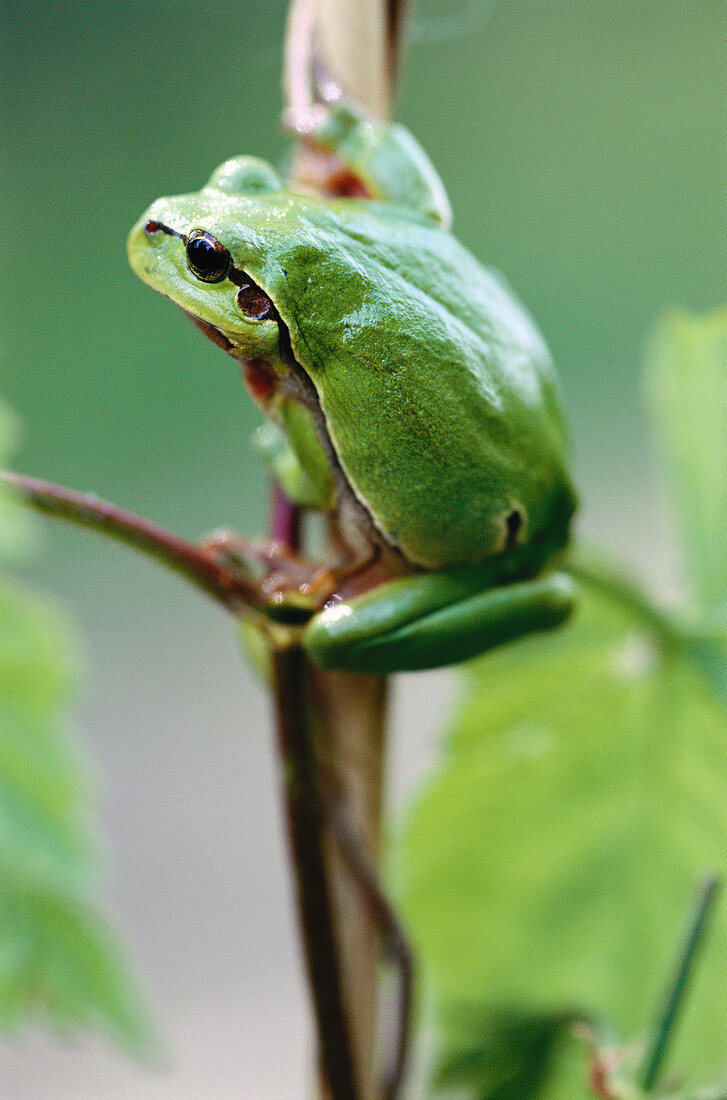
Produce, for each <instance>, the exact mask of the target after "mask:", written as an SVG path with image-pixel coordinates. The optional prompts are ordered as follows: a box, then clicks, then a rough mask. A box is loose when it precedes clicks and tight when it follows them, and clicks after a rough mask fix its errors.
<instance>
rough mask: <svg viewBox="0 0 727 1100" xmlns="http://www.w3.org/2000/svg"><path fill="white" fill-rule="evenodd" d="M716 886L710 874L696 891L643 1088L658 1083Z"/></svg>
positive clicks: (645, 1090)
mask: <svg viewBox="0 0 727 1100" xmlns="http://www.w3.org/2000/svg"><path fill="white" fill-rule="evenodd" d="M719 887H720V880H719V879H718V878H717V877H716V876H715V875H712V876H710V877H708V878H706V879H705V880H704V882H703V883H701V885H700V887H699V889H698V891H697V896H696V899H695V902H694V907H693V910H692V914H691V917H690V920H689V924H688V927H687V931H686V935H685V937H684V943H683V946H682V949H681V952H680V954H679V959H678V961H677V966H676V969H675V971H674V976H673V978H672V981H671V984H670V986H669V989H668V990H667V994H666V997H665V999H664V1005H663V1007H662V1010H661V1013H660V1014H659V1018H658V1021H657V1025H656V1027H655V1028H654V1038H653V1042H652V1044H651V1047H650V1049H649V1051H648V1053H647V1056H646V1059H645V1063H644V1064H645V1068H644V1074H643V1087H644V1092H651V1091H652V1090H653V1089H654V1088H655V1086H656V1084H657V1080H658V1077H659V1073H660V1072H661V1067H662V1065H663V1064H664V1058H665V1055H666V1051H667V1047H668V1045H669V1040H670V1039H671V1036H672V1034H673V1032H674V1027H675V1025H676V1022H677V1017H678V1015H679V1011H680V1009H681V1008H682V1005H683V1004H684V999H685V994H686V991H687V986H688V984H689V980H690V978H691V976H692V974H693V972H694V964H695V962H696V960H697V957H698V955H699V950H700V947H701V946H702V944H703V942H704V934H705V931H706V929H707V924H708V921H709V917H710V914H711V913H712V911H713V908H714V902H715V900H716V897H717V893H718V890H719Z"/></svg>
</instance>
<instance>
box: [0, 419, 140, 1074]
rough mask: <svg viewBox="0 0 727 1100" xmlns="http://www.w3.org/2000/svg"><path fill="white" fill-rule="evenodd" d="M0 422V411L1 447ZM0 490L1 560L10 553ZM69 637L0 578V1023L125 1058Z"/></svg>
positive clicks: (130, 1011)
mask: <svg viewBox="0 0 727 1100" xmlns="http://www.w3.org/2000/svg"><path fill="white" fill-rule="evenodd" d="M4 426H5V416H4V413H3V412H2V409H0V450H2V449H3V448H2V431H3V428H4ZM16 509H17V506H16V505H15V504H11V503H9V502H7V501H6V499H5V497H4V496H3V495H2V494H0V525H2V526H3V527H4V528H5V529H4V530H3V533H2V535H0V554H2V553H3V552H4V551H5V550H8V549H13V550H15V549H17V547H18V546H19V542H18V540H17V539H15V538H14V536H13V535H12V534H11V533H10V532H9V530H8V528H9V527H11V526H12V524H13V523H14V522H15V520H16V519H17V511H16ZM77 650H78V644H77V639H76V638H75V637H74V636H73V635H72V634H71V632H70V631H69V629H68V628H67V626H66V625H65V623H64V622H63V621H62V620H61V617H60V616H59V615H58V614H57V613H56V612H55V611H53V610H52V609H50V608H48V607H46V606H45V605H44V604H41V603H40V601H38V600H37V599H35V598H33V597H31V596H29V595H27V594H26V593H24V592H22V591H20V590H19V589H18V588H17V587H16V586H14V585H13V584H12V583H11V582H10V581H9V580H8V579H7V578H5V579H3V578H0V1027H2V1028H4V1029H6V1030H17V1029H18V1028H19V1027H20V1026H22V1025H23V1024H25V1023H28V1022H30V1021H36V1020H37V1019H39V1018H40V1019H44V1020H45V1021H46V1022H47V1023H50V1024H52V1025H53V1026H55V1027H58V1026H61V1027H63V1028H64V1029H66V1028H68V1027H69V1026H71V1025H83V1026H88V1025H93V1026H95V1027H99V1028H101V1029H103V1030H105V1031H106V1032H108V1033H109V1034H110V1035H112V1036H113V1037H114V1038H115V1039H117V1040H119V1041H121V1042H122V1043H124V1044H126V1045H127V1046H128V1047H130V1048H132V1049H134V1050H135V1051H138V1052H141V1051H142V1050H143V1049H144V1047H145V1046H146V1044H147V1041H148V1039H149V1035H150V1031H149V1028H148V1025H147V1023H146V1021H145V1016H144V1013H143V1012H142V1010H141V1008H140V1005H139V1002H138V1000H137V997H136V995H135V993H134V991H133V983H132V980H131V978H130V976H129V974H128V972H127V968H126V966H125V964H124V963H123V962H122V958H121V952H120V950H119V947H118V945H117V942H116V937H115V935H114V933H113V930H112V927H111V924H110V923H109V921H108V920H107V919H106V918H105V917H104V916H103V914H102V912H101V910H100V908H99V906H98V903H97V901H96V898H95V894H96V892H97V889H98V884H97V882H96V877H95V870H96V862H97V859H96V856H97V852H96V844H95V839H94V828H93V824H92V821H91V817H90V808H91V805H92V784H91V775H90V770H89V768H88V766H87V763H86V761H85V759H84V757H83V754H82V753H81V751H80V748H79V745H78V743H77V741H76V739H75V738H74V737H73V736H72V733H71V730H70V725H69V721H68V711H69V706H70V704H71V703H72V701H73V699H74V697H75V694H76V689H77V683H78V679H79V669H78V664H77V658H76V653H77Z"/></svg>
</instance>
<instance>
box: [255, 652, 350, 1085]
mask: <svg viewBox="0 0 727 1100" xmlns="http://www.w3.org/2000/svg"><path fill="white" fill-rule="evenodd" d="M272 666H273V687H274V695H275V707H276V714H277V725H278V745H279V748H280V755H281V760H282V765H283V777H284V784H285V801H286V810H287V819H288V835H289V838H290V846H291V849H292V855H293V868H294V873H295V883H296V892H297V899H298V912H299V916H300V922H301V930H302V933H303V944H304V951H305V959H306V965H307V969H308V977H309V981H310V985H311V990H312V993H313V1007H314V1012H315V1017H316V1024H317V1031H318V1042H319V1049H320V1057H321V1063H322V1065H321V1071H322V1074H321V1076H322V1078H323V1080H324V1081H325V1083H326V1086H327V1090H328V1094H329V1096H330V1097H331V1100H356V1098H357V1097H358V1096H359V1095H360V1094H359V1087H358V1080H357V1074H356V1068H355V1063H354V1056H353V1051H352V1047H351V1030H350V1026H349V1019H348V1006H347V1004H346V1002H345V997H344V993H343V980H342V975H341V966H340V960H339V945H338V942H337V938H336V920H335V914H334V902H333V897H332V892H331V883H330V878H329V873H328V865H327V854H326V844H325V811H324V807H323V803H322V800H321V793H320V789H319V784H318V762H317V759H316V749H315V746H316V742H317V740H318V736H317V735H318V731H317V729H316V728H315V720H314V717H313V710H312V707H311V683H310V670H309V666H308V662H307V660H306V658H305V655H304V653H303V651H302V650H301V649H300V648H298V647H295V646H293V647H290V648H286V649H275V650H274V651H273V654H272Z"/></svg>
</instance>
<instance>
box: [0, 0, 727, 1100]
mask: <svg viewBox="0 0 727 1100" xmlns="http://www.w3.org/2000/svg"><path fill="white" fill-rule="evenodd" d="M413 7H414V11H413V21H412V27H411V34H410V36H409V43H408V48H407V52H406V57H405V63H404V69H403V78H402V83H401V87H400V94H399V106H398V116H399V119H400V120H401V121H403V122H404V123H405V124H407V125H408V126H410V127H411V128H412V129H413V130H414V131H415V133H416V134H417V136H418V137H419V139H420V140H421V141H422V143H423V144H424V146H425V148H427V149H428V150H429V152H430V153H431V155H432V157H433V159H434V161H435V163H436V164H437V166H438V167H439V169H440V171H441V174H442V176H443V178H444V181H445V184H446V185H447V187H448V189H449V193H450V197H451V199H452V204H453V207H454V210H455V222H456V230H457V233H458V235H459V236H460V237H461V238H462V239H463V240H464V242H465V243H466V244H467V245H468V246H469V247H470V248H471V249H472V250H473V251H474V252H475V253H476V254H477V255H478V256H479V257H480V258H481V259H482V260H484V261H485V262H487V263H489V264H492V265H493V266H496V267H498V268H500V269H501V270H502V271H503V272H504V273H505V274H506V275H507V277H508V279H509V280H510V281H511V283H512V284H513V286H514V287H515V288H516V289H517V291H518V293H519V294H520V296H521V297H522V298H523V300H524V301H525V302H526V304H527V305H528V307H529V309H530V310H531V311H532V313H533V314H534V316H535V317H536V318H537V320H538V322H539V324H540V326H541V328H542V329H543V331H544V333H545V335H546V337H547V339H548V342H549V344H550V346H551V348H552V350H553V353H554V356H555V359H556V362H557V364H558V366H559V369H560V373H561V376H562V380H563V390H564V399H565V404H566V408H567V412H568V415H569V419H570V423H571V428H572V438H573V447H574V464H575V470H576V478H577V482H578V484H579V486H580V490H581V494H582V499H583V508H582V513H581V519H580V528H581V531H582V532H584V533H586V534H588V535H589V536H593V537H597V538H598V539H599V540H601V541H602V542H605V543H607V544H608V545H609V546H611V547H612V548H613V549H614V550H616V551H617V552H619V553H620V554H622V555H625V556H627V557H629V558H630V559H631V560H632V562H633V563H634V569H635V570H637V571H638V572H639V573H640V575H641V576H642V577H643V578H644V579H645V580H647V581H649V582H650V583H653V585H654V586H657V587H661V588H662V590H663V589H664V588H668V587H670V586H673V585H674V584H675V583H676V581H677V578H676V576H675V571H674V568H673V556H672V555H671V553H670V551H669V545H668V532H667V531H666V530H665V524H664V521H663V518H662V515H661V511H660V508H659V506H658V500H659V489H658V486H655V485H654V483H653V481H652V479H651V477H650V474H649V464H648V445H647V439H646V424H645V420H644V417H643V414H642V410H641V405H640V394H639V363H640V355H641V349H642V345H643V340H644V336H645V333H646V332H647V331H648V328H649V326H650V325H651V323H652V321H653V319H654V317H655V316H656V315H658V313H659V312H660V311H661V310H662V309H663V308H665V307H667V306H669V305H672V304H675V303H681V304H683V305H685V306H688V307H692V308H695V309H705V308H708V307H710V306H713V305H716V304H719V303H720V302H723V300H724V297H725V274H724V273H725V270H726V269H727V239H726V237H725V234H724V232H720V231H719V230H718V227H723V226H724V225H725V224H727V178H726V173H725V165H726V164H727V158H726V157H725V150H726V148H727V109H726V108H727V78H726V77H725V71H726V70H725V49H726V48H727V8H726V7H725V4H724V3H723V2H722V0H703V2H701V3H695V2H691V0H688V2H685V0H661V2H660V3H659V4H654V3H652V2H650V0H649V2H647V0H608V2H605V0H604V2H600V3H598V2H593V0H592V2H590V3H587V4H584V3H582V0H538V2H536V3H533V2H527V0H508V2H507V3H506V2H505V0H499V2H498V0H491V2H484V0H483V2H480V3H469V4H466V3H464V2H460V3H457V2H455V0H452V2H449V0H426V2H424V0H422V2H421V3H419V4H415V5H413ZM285 10H286V4H285V3H284V2H283V0H244V2H235V0H224V2H223V0H172V2H170V0H166V2H162V0H129V2H128V3H125V4H118V3H112V2H111V0H94V2H90V0H77V2H76V3H74V4H67V3H61V2H60V0H57V2H53V0H36V2H35V3H33V4H21V3H20V2H19V0H5V2H4V4H3V6H2V11H1V12H0V26H1V31H2V43H1V44H0V51H1V54H0V61H1V63H2V73H3V79H2V84H1V86H0V100H1V101H2V109H1V111H0V127H1V129H0V139H1V151H0V158H1V159H0V184H1V188H2V191H1V193H2V201H1V203H0V209H2V224H3V240H4V242H5V244H4V246H3V248H2V263H0V293H1V299H0V308H1V314H0V372H1V373H0V391H1V392H2V393H3V395H4V396H5V397H6V398H7V399H8V401H9V402H10V403H11V405H12V406H13V407H14V408H15V409H16V410H17V412H18V413H19V414H20V415H21V417H22V421H23V424H24V444H23V448H22V451H21V453H20V454H19V455H18V456H17V459H16V462H15V465H16V468H17V469H19V470H21V471H23V472H27V473H32V474H35V475H39V476H43V477H47V478H50V479H53V480H56V481H60V482H62V483H65V484H68V485H71V486H74V487H77V488H80V489H87V490H93V491H95V492H97V493H99V494H101V495H102V496H106V497H109V498H111V499H113V500H115V501H117V502H119V503H121V504H124V505H126V506H127V507H130V508H132V509H134V510H137V511H140V512H143V513H145V514H148V515H149V516H151V517H153V518H154V519H156V520H157V521H159V522H161V523H164V524H167V525H169V526H170V527H172V528H173V529H175V530H178V531H180V532H182V533H184V534H186V535H188V536H191V537H196V536H198V535H200V534H202V533H204V532H206V531H208V530H210V529H211V528H214V527H216V526H219V525H221V524H224V525H226V526H233V527H236V528H238V529H239V530H241V531H244V532H248V533H252V534H255V533H259V532H260V531H261V530H262V529H263V526H264V522H265V507H266V486H265V478H264V476H263V475H262V471H261V468H260V466H259V464H258V461H257V460H256V458H255V456H254V455H253V454H251V452H250V448H249V446H248V439H249V436H250V433H251V431H252V430H253V428H254V426H255V425H256V423H257V422H258V421H257V414H256V412H255V411H254V409H253V408H252V406H251V404H250V402H249V400H248V399H247V397H246V395H245V393H244V392H243V389H242V386H241V384H240V381H239V379H238V376H237V373H236V369H235V366H234V364H233V362H232V360H230V359H229V358H228V357H226V356H224V355H222V354H221V353H220V352H219V350H218V349H216V348H215V347H214V346H213V345H212V344H211V343H208V342H206V341H205V340H204V339H203V338H202V337H201V336H200V334H199V333H198V332H197V331H196V330H195V329H193V328H192V326H191V325H189V324H188V323H187V322H186V320H185V319H184V318H183V317H182V315H181V314H180V313H179V312H178V311H176V310H174V309H172V307H171V306H170V305H169V303H166V302H164V301H163V300H162V299H161V298H160V297H159V296H157V295H155V294H153V293H152V292H151V291H150V290H148V289H147V288H145V287H143V286H142V285H141V283H139V282H137V281H136V280H135V278H134V277H133V276H132V274H131V272H130V270H129V269H128V268H127V265H126V258H125V237H126V233H127V231H128V229H129V227H130V226H131V225H132V223H133V222H134V221H135V220H136V218H137V217H138V216H139V214H140V212H141V211H142V210H143V208H144V207H145V206H146V205H148V203H149V202H150V201H151V200H152V199H154V198H155V197H156V196H158V195H161V194H170V193H177V192H182V191H187V190H197V189H198V188H199V187H200V186H201V185H202V184H203V183H204V181H205V180H206V178H207V176H208V175H209V174H210V172H211V170H212V169H213V168H214V167H215V166H216V165H217V164H218V163H220V162H221V161H222V160H224V159H226V158H227V157H229V156H231V155H233V154H235V153H239V152H242V151H245V152H251V153H255V154H257V155H259V156H262V157H266V158H268V159H271V160H273V161H276V160H277V159H278V158H279V157H280V156H281V154H282V152H283V150H284V147H285V141H284V138H283V136H282V134H281V133H280V131H279V128H278V126H277V115H278V111H279V108H280V103H281V97H280V90H279V75H280V48H281V41H282V33H283V25H284V18H285ZM42 535H43V546H42V550H41V552H40V553H39V554H38V557H37V560H36V561H34V562H33V563H32V565H31V566H29V567H28V569H27V576H26V579H27V581H28V583H29V584H30V583H32V585H33V586H34V587H35V588H36V589H40V590H43V591H44V592H46V593H50V594H53V596H54V598H55V599H56V600H57V601H58V602H60V603H61V604H63V605H65V606H66V607H67V609H68V611H69V613H70V614H71V616H72V617H73V619H74V620H75V622H76V623H77V624H78V625H79V626H80V628H81V630H82V632H83V634H84V635H85V638H86V640H87V641H86V645H87V654H86V658H87V666H88V669H89V675H88V680H87V685H86V691H85V695H84V698H83V700H82V702H81V705H80V708H79V724H80V725H81V726H82V728H83V730H84V733H85V737H86V740H87V743H88V745H89V751H90V753H91V755H92V758H93V760H94V761H95V762H96V764H97V768H98V772H99V779H100V791H101V793H100V798H99V806H98V814H99V818H100V819H101V821H102V822H103V825H104V828H105V830H106V836H107V838H108V839H107V850H108V851H107V879H106V885H105V891H106V896H107V897H108V898H109V901H110V903H111V904H112V906H113V908H114V910H115V912H116V913H117V914H118V917H119V921H120V923H121V924H122V926H123V927H124V929H125V930H126V933H127V940H128V942H129V945H130V952H131V954H132V957H133V958H134V959H135V960H136V964H137V968H138V970H139V972H140V973H141V974H142V975H143V979H144V983H145V986H146V989H147V990H148V995H149V999H150V1001H151V1004H152V1007H153V1010H154V1012H155V1015H156V1019H157V1021H158V1027H159V1030H160V1032H161V1034H162V1035H163V1037H164V1039H165V1042H166V1049H165V1053H164V1057H163V1061H162V1062H161V1063H160V1064H159V1065H157V1066H154V1067H143V1066H142V1067H140V1066H138V1065H132V1064H130V1063H128V1062H127V1061H126V1060H124V1059H123V1057H121V1056H120V1055H119V1054H117V1053H116V1052H114V1051H113V1050H112V1049H110V1048H109V1047H107V1046H105V1045H104V1044H103V1043H102V1042H101V1041H99V1040H88V1041H86V1040H80V1039H79V1040H74V1041H73V1042H72V1043H69V1041H68V1040H67V1039H66V1040H64V1041H63V1042H60V1041H58V1042H55V1041H51V1040H49V1039H48V1038H44V1037H43V1036H41V1035H40V1034H38V1035H33V1036H30V1037H25V1038H23V1039H22V1040H21V1041H19V1042H13V1043H4V1044H3V1049H2V1055H1V1056H0V1095H3V1096H13V1097H17V1098H20V1097H27V1098H31V1097H40V1096H49V1097H50V1096H52V1097H62V1096H68V1097H79V1096H85V1097H101V1096H104V1097H110V1096H119V1097H121V1096H132V1095H133V1096H135V1097H149V1098H157V1097H159V1098H162V1097H186V1096H189V1097H198V1096H205V1097H207V1096H209V1097H226V1096H230V1097H232V1096H236V1097H240V1096H244V1097H249V1098H251V1100H256V1098H261V1100H262V1098H269V1097H272V1098H276V1097H281V1098H282V1097H286V1098H297V1097H302V1096H303V1095H304V1094H305V1082H306V1081H307V1079H308V1065H309V1062H308V1042H309V1020H308V1010H307V1004H306V999H305V992H304V986H303V980H302V974H301V971H300V967H299V964H298V961H297V955H296V942H295V929H294V926H293V923H292V918H291V904H290V896H289V885H288V882H287V877H286V862H285V851H284V846H283V835H282V827H281V821H280V814H279V806H278V799H277V789H276V783H277V777H276V772H275V762H274V758H273V755H272V739H271V732H270V724H269V715H268V712H267V704H266V699H265V697H264V694H263V692H262V691H261V689H260V687H259V686H258V684H257V683H256V682H255V681H254V680H253V679H252V678H251V676H250V675H249V673H248V672H247V670H246V669H245V668H243V667H242V664H241V662H240V660H239V658H238V654H237V649H236V643H235V637H234V632H233V629H232V627H231V624H230V623H229V622H228V621H227V620H226V619H225V617H224V616H223V614H222V613H221V612H219V611H218V610H217V609H216V608H215V607H214V606H212V605H211V604H209V603H207V602H206V601H205V599H204V598H203V597H202V596H200V595H197V594H195V593H194V592H191V591H190V590H188V589H187V588H185V587H184V585H183V584H182V583H181V582H179V581H177V580H176V579H175V578H173V577H167V576H166V575H165V574H164V573H163V572H162V571H161V570H159V569H157V568H155V567H154V566H152V565H150V564H148V563H146V562H144V561H141V560H138V559H136V558H134V557H133V556H132V555H131V554H130V553H129V552H128V551H125V550H123V549H119V548H116V547H113V546H108V545H105V544H104V543H103V542H101V541H99V540H97V539H96V538H95V537H92V536H89V535H84V534H80V533H78V532H76V531H75V530H71V529H69V528H66V527H63V526H61V525H55V524H52V523H50V522H48V523H46V524H44V525H43V526H42ZM455 690H456V682H455V681H454V680H453V677H452V676H451V675H450V674H448V673H433V674H432V673H430V674H426V675H422V676H409V677H403V678H400V680H399V682H398V683H397V684H396V686H395V697H394V716H395V722H396V728H395V733H394V738H393V741H392V746H391V781H390V792H389V796H390V804H391V808H392V815H393V820H395V819H396V813H397V812H398V811H400V809H401V806H402V804H403V800H404V798H405V795H406V793H407V792H408V791H410V790H411V788H412V786H413V785H414V784H415V782H416V779H417V776H418V775H420V774H421V770H422V769H423V768H424V767H426V765H427V761H428V760H430V759H431V757H432V753H433V752H435V751H436V741H437V727H438V724H439V722H440V719H441V718H442V716H443V715H444V713H445V710H446V703H447V701H448V700H449V699H450V698H451V697H452V695H453V692H454V691H455Z"/></svg>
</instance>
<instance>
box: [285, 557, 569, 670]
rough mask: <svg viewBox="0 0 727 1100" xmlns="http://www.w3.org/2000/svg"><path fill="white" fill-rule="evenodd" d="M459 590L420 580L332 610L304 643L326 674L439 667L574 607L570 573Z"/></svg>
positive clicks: (438, 579)
mask: <svg viewBox="0 0 727 1100" xmlns="http://www.w3.org/2000/svg"><path fill="white" fill-rule="evenodd" d="M458 584H460V581H459V578H458V577H457V576H456V575H455V574H449V575H448V574H428V575H418V576H416V577H414V578H411V579H408V580H403V581H393V582H391V583H389V584H384V585H382V586H381V587H380V588H378V589H375V590H374V591H373V592H371V593H368V594H367V595H366V596H362V597H360V598H358V599H354V600H351V601H350V602H349V603H341V604H331V605H329V606H328V607H327V608H325V609H324V610H323V612H322V613H321V614H320V615H317V616H316V617H315V618H314V619H313V620H312V622H311V623H310V625H309V626H308V627H307V628H306V630H305V632H304V636H303V643H304V645H305V648H306V649H307V651H308V653H309V654H310V656H311V658H312V660H314V661H315V662H316V663H317V664H320V665H322V666H324V667H326V668H338V669H349V670H351V671H358V672H407V671H415V670H419V669H427V668H438V667H440V666H443V665H449V664H455V663H457V662H459V661H465V660H468V659H469V658H470V657H476V656H477V655H478V654H480V653H484V652H485V651H486V650H488V649H494V648H495V647H496V646H498V645H502V644H504V643H505V642H510V641H514V640H515V639H517V638H521V637H524V636H525V635H527V634H530V633H533V632H535V631H541V630H549V629H551V628H552V627H555V626H558V625H559V624H560V623H561V622H563V621H564V620H565V619H566V618H567V617H568V615H569V614H570V612H571V611H572V609H573V606H574V603H575V595H576V589H575V584H574V582H573V580H572V579H571V577H569V576H568V575H567V574H565V573H551V574H549V575H547V576H544V577H538V578H536V579H534V580H525V581H515V582H513V583H510V584H504V585H500V586H498V587H495V588H489V589H486V590H485V591H474V592H473V591H469V592H467V591H466V590H465V588H464V587H462V588H460V589H459V590H458V587H457V586H458Z"/></svg>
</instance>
